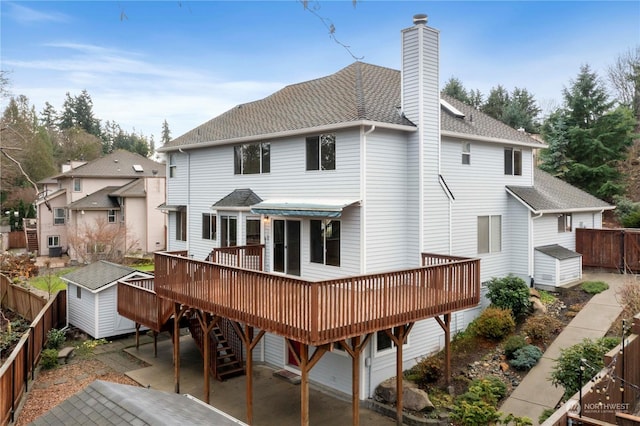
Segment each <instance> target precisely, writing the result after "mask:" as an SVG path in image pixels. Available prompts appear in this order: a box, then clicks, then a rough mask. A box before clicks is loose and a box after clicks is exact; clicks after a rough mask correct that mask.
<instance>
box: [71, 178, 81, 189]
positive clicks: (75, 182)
mask: <svg viewBox="0 0 640 426" xmlns="http://www.w3.org/2000/svg"><path fill="white" fill-rule="evenodd" d="M73 191H74V192H80V191H82V180H81V179H80V178H74V179H73Z"/></svg>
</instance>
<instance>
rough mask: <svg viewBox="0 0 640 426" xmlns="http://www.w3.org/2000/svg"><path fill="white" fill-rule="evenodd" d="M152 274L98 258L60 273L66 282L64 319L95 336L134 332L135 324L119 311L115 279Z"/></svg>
mask: <svg viewBox="0 0 640 426" xmlns="http://www.w3.org/2000/svg"><path fill="white" fill-rule="evenodd" d="M151 277H153V275H150V274H146V273H144V272H140V271H137V270H135V269H132V268H129V267H127V266H122V265H116V264H115V263H111V262H107V261H104V260H99V261H97V262H94V263H92V264H90V265H87V266H84V267H82V268H79V269H77V270H75V271H73V272H70V273H68V274H66V275H63V276H62V277H61V278H62V280H63V281H65V282H66V283H67V322H68V324H71V325H73V326H76V327H78V328H79V329H80V330H82V331H84V332H85V333H87V334H88V335H90V336H91V337H93V338H94V339H101V338H103V337H112V336H119V335H122V334H127V333H133V332H135V331H136V327H135V323H134V322H133V321H131V320H130V319H128V318H125V317H123V316H121V315H120V314H118V286H117V285H116V284H117V283H118V280H121V279H135V278H151Z"/></svg>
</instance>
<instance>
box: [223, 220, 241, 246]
mask: <svg viewBox="0 0 640 426" xmlns="http://www.w3.org/2000/svg"><path fill="white" fill-rule="evenodd" d="M237 234H238V218H236V217H235V216H220V247H233V246H237V245H238V239H237Z"/></svg>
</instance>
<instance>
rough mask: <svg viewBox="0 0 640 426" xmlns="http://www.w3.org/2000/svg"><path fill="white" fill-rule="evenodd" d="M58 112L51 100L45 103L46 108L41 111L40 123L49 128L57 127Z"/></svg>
mask: <svg viewBox="0 0 640 426" xmlns="http://www.w3.org/2000/svg"><path fill="white" fill-rule="evenodd" d="M57 117H58V113H57V112H56V109H55V108H54V107H53V105H51V104H50V103H49V102H45V103H44V109H43V110H42V112H41V113H40V123H41V124H42V125H43V126H44V127H46V128H47V129H54V128H56V121H57Z"/></svg>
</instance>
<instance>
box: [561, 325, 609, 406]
mask: <svg viewBox="0 0 640 426" xmlns="http://www.w3.org/2000/svg"><path fill="white" fill-rule="evenodd" d="M618 343H619V339H617V338H613V337H602V338H600V339H597V340H591V339H584V340H583V341H582V342H580V343H577V344H575V345H573V346H570V347H568V348H566V349H561V350H560V357H559V358H558V359H557V360H556V362H555V365H554V366H553V369H552V371H551V383H553V385H554V386H556V387H557V386H562V387H563V388H564V399H565V400H566V399H569V398H570V397H571V396H572V395H574V394H575V393H576V392H578V390H579V389H580V388H581V387H582V386H584V385H585V384H586V383H587V382H588V381H589V380H590V379H591V378H592V377H593V376H595V375H596V374H597V373H598V372H600V370H601V369H602V368H603V367H604V355H605V354H606V353H607V352H609V351H610V350H611V349H613V348H615V347H616V346H617V345H618ZM582 359H584V360H586V365H585V366H584V367H585V370H584V371H583V374H582V382H580V366H581V365H582V363H581V360H582Z"/></svg>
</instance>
